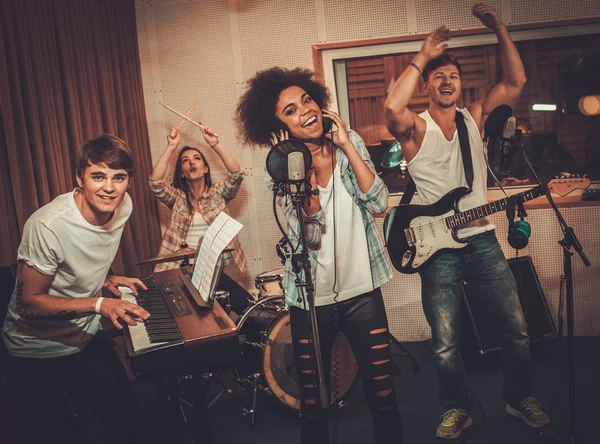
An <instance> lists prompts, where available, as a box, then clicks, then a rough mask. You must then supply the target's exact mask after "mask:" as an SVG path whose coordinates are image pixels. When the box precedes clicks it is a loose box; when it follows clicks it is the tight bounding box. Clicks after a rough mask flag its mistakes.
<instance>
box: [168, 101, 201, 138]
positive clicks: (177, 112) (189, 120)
mask: <svg viewBox="0 0 600 444" xmlns="http://www.w3.org/2000/svg"><path fill="white" fill-rule="evenodd" d="M158 103H159V105H162V106H164V107H165V108H167V109H168V110H169V111H172V112H174V113H175V114H177V115H178V116H179V117H181V118H182V119H184V120H187V121H188V122H190V123H193V124H194V125H196V126H197V127H198V128H200V129H201V130H202V131H204V126H203V125H201V124H199V123H198V122H194V121H193V120H192V119H190V118H189V117H187V116H185V115H183V114H181V113H180V112H179V111H177V110H174V109H173V108H171V107H170V106H168V105H165V104H164V103H160V102H158Z"/></svg>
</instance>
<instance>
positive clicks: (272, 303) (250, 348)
mask: <svg viewBox="0 0 600 444" xmlns="http://www.w3.org/2000/svg"><path fill="white" fill-rule="evenodd" d="M237 327H238V331H239V334H240V337H245V339H246V344H245V345H244V350H243V354H244V357H243V359H242V363H241V364H240V365H239V366H237V367H236V369H235V371H236V374H237V377H238V380H239V381H243V382H244V384H245V386H246V388H248V389H250V387H251V384H248V383H247V382H248V377H249V376H252V375H255V374H257V373H259V374H261V375H262V378H263V382H264V384H265V385H266V386H267V387H268V388H269V390H268V391H269V392H270V394H271V395H272V396H273V397H274V398H275V399H276V400H277V401H279V403H281V404H282V405H283V406H285V407H287V408H289V409H291V410H295V411H298V412H299V411H300V390H299V388H298V378H297V376H296V366H295V365H294V353H293V349H292V336H291V329H290V314H289V312H288V311H287V310H286V309H285V302H284V298H283V296H272V297H267V298H264V299H261V300H259V301H258V302H257V303H256V304H255V305H253V306H252V307H250V308H248V309H247V310H246V311H245V312H244V314H243V315H242V316H241V317H240V319H239V321H238V324H237ZM336 346H338V347H339V366H338V367H339V370H340V371H339V374H340V375H339V384H338V390H337V392H338V395H339V396H338V399H335V397H334V394H333V393H332V395H331V404H332V405H333V404H336V403H337V402H338V401H340V400H341V399H343V397H344V396H345V395H346V394H347V393H348V391H349V390H350V389H351V388H352V387H353V386H354V382H355V381H356V376H357V374H358V366H357V365H356V360H355V358H354V354H353V353H352V349H351V348H350V344H349V343H348V340H347V339H346V336H345V335H344V334H343V333H341V332H340V333H339V334H338V335H337V337H336V339H335V341H334V347H336ZM331 368H332V369H333V356H332V366H331ZM332 376H333V375H332ZM265 388H266V387H265Z"/></svg>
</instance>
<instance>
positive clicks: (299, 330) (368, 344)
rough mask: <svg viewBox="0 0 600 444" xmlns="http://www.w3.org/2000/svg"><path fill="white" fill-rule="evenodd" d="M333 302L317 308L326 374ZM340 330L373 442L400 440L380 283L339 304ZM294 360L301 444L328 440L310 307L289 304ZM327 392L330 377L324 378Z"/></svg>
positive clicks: (398, 443) (320, 443) (332, 330)
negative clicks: (355, 372) (354, 364)
mask: <svg viewBox="0 0 600 444" xmlns="http://www.w3.org/2000/svg"><path fill="white" fill-rule="evenodd" d="M334 307H335V306H334V304H331V305H326V306H322V307H317V320H318V328H319V338H320V342H321V355H322V360H323V371H324V375H329V374H330V368H331V354H332V345H333V340H334V336H335V332H336V329H335V325H334V310H335V308H334ZM337 318H338V325H339V330H340V331H342V332H343V333H344V334H345V335H346V338H347V339H348V342H349V343H350V346H351V348H352V351H353V352H354V357H355V358H356V362H357V364H358V369H359V372H360V375H361V379H362V384H363V387H364V390H365V395H366V398H367V403H368V404H369V409H370V410H371V418H372V420H373V429H374V433H375V442H376V443H377V444H384V443H394V444H401V443H402V421H401V419H400V413H399V412H398V405H397V403H396V393H395V391H394V379H393V364H392V351H391V348H390V337H389V330H388V322H387V315H386V312H385V306H384V305H383V297H382V295H381V290H380V289H379V288H377V289H375V290H373V291H371V292H369V293H365V294H363V295H361V296H357V297H355V298H352V299H349V300H346V301H343V302H340V303H339V304H338V308H337ZM290 322H291V330H292V343H293V349H294V360H295V363H296V371H297V375H298V381H299V386H300V398H301V410H302V419H301V442H302V444H327V443H329V428H328V422H327V419H328V409H320V408H319V397H318V392H317V390H316V385H317V381H318V378H317V374H316V365H315V361H314V359H312V353H313V350H312V344H311V343H310V341H309V338H310V337H311V328H310V322H309V317H308V311H307V310H303V309H301V308H297V307H291V308H290ZM324 379H325V383H326V385H327V390H328V393H331V381H330V378H329V377H325V376H324Z"/></svg>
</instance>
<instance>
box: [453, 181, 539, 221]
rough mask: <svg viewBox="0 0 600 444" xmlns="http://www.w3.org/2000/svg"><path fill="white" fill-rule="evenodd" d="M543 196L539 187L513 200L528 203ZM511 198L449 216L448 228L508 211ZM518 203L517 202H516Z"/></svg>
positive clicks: (516, 195)
mask: <svg viewBox="0 0 600 444" xmlns="http://www.w3.org/2000/svg"><path fill="white" fill-rule="evenodd" d="M542 194H543V189H542V186H541V185H539V186H537V187H535V188H532V189H530V190H528V191H524V192H522V193H519V194H515V195H513V196H511V197H510V198H512V199H520V200H522V201H523V202H527V201H528V200H532V199H536V198H538V197H540V196H541V195H542ZM508 202H509V198H508V197H505V198H504V199H500V200H496V201H494V202H490V203H488V204H485V205H482V206H480V207H476V208H471V209H470V210H466V211H461V212H460V213H456V214H454V215H452V216H448V217H447V218H446V219H445V220H446V225H447V226H448V228H457V227H460V226H462V225H466V224H468V223H469V222H473V221H474V220H477V219H481V218H482V217H486V216H489V215H490V214H494V213H497V212H499V211H504V210H506V207H507V206H508ZM515 202H516V200H515Z"/></svg>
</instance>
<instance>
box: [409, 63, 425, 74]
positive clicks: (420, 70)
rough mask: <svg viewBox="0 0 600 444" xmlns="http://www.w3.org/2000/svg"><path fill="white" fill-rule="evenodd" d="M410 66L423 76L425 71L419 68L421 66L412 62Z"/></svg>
mask: <svg viewBox="0 0 600 444" xmlns="http://www.w3.org/2000/svg"><path fill="white" fill-rule="evenodd" d="M410 66H412V67H413V68H415V69H416V70H417V71H419V74H421V75H423V70H422V69H421V68H419V65H417V64H416V63H413V62H410Z"/></svg>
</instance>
